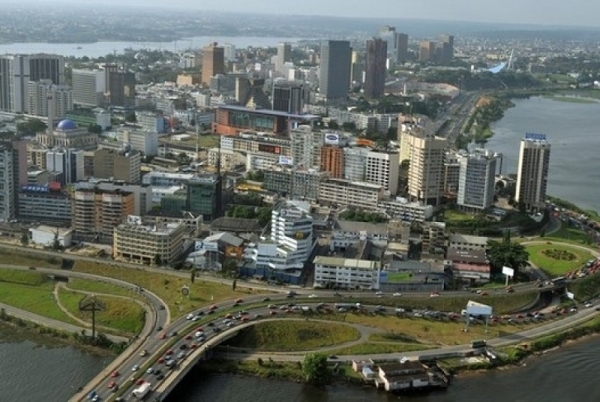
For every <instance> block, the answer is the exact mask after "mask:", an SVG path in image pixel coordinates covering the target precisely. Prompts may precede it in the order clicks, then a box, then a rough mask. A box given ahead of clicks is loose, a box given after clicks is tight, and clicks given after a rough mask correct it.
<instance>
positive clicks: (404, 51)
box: [394, 32, 408, 64]
mask: <svg viewBox="0 0 600 402" xmlns="http://www.w3.org/2000/svg"><path fill="white" fill-rule="evenodd" d="M407 59H408V35H407V34H405V33H400V32H397V33H395V34H394V61H395V62H396V64H402V63H404V62H406V61H407Z"/></svg>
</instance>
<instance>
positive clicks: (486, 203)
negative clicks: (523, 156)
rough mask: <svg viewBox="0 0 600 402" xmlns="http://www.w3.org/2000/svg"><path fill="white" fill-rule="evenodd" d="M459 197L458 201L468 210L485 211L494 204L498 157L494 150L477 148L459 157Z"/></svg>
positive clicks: (459, 204)
mask: <svg viewBox="0 0 600 402" xmlns="http://www.w3.org/2000/svg"><path fill="white" fill-rule="evenodd" d="M458 161H459V164H460V170H459V176H458V197H457V199H456V203H457V205H458V206H459V207H462V208H464V209H467V210H476V211H483V210H485V209H487V208H489V207H491V206H492V205H493V204H494V186H495V182H494V179H495V177H496V157H495V155H494V153H493V152H491V151H490V150H485V149H477V150H475V151H473V152H472V153H470V154H468V155H461V156H459V157H458Z"/></svg>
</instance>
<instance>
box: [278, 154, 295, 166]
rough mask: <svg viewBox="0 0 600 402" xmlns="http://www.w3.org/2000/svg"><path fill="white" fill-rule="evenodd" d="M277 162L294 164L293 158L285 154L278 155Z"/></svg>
mask: <svg viewBox="0 0 600 402" xmlns="http://www.w3.org/2000/svg"><path fill="white" fill-rule="evenodd" d="M279 164H280V165H289V166H291V165H293V164H294V158H292V157H289V156H285V155H279Z"/></svg>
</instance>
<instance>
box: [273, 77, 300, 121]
mask: <svg viewBox="0 0 600 402" xmlns="http://www.w3.org/2000/svg"><path fill="white" fill-rule="evenodd" d="M304 92H305V90H304V85H302V84H298V83H294V82H289V81H277V82H275V84H274V85H273V97H272V99H273V110H279V111H281V112H286V113H293V114H301V113H302V111H303V109H304Z"/></svg>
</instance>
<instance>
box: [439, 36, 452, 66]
mask: <svg viewBox="0 0 600 402" xmlns="http://www.w3.org/2000/svg"><path fill="white" fill-rule="evenodd" d="M439 46H440V48H441V55H440V56H441V61H445V62H450V61H452V59H453V58H454V36H453V35H442V36H440V42H439Z"/></svg>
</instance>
